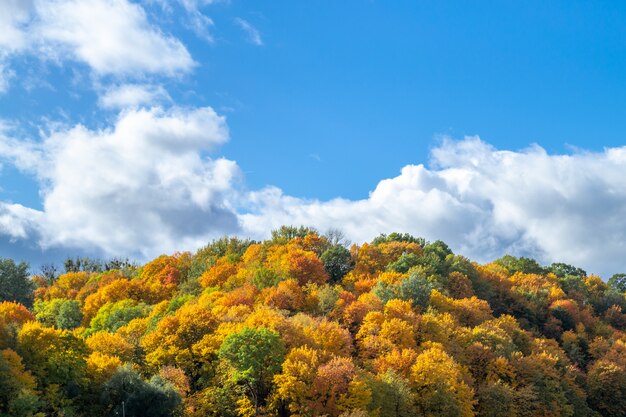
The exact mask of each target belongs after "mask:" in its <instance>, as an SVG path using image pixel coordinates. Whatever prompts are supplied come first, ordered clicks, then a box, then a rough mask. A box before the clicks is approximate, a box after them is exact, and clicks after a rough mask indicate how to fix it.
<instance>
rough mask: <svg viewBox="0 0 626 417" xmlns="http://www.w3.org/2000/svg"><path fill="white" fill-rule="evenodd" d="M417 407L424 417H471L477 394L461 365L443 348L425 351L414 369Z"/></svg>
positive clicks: (412, 370) (413, 379)
mask: <svg viewBox="0 0 626 417" xmlns="http://www.w3.org/2000/svg"><path fill="white" fill-rule="evenodd" d="M411 384H412V386H413V389H414V390H415V393H416V406H417V408H418V409H419V410H420V412H421V415H423V416H425V417H472V416H474V415H475V413H474V392H473V390H472V388H471V387H470V386H468V385H467V383H466V382H465V381H464V377H463V370H462V369H461V366H460V365H459V364H458V363H456V362H455V361H454V359H453V358H452V357H451V356H449V355H448V354H447V353H446V352H445V351H444V350H443V349H442V348H441V347H440V346H437V345H434V346H433V347H431V348H429V349H427V350H425V351H424V352H422V353H421V354H420V355H419V356H418V357H417V358H416V360H415V364H414V365H413V367H412V368H411Z"/></svg>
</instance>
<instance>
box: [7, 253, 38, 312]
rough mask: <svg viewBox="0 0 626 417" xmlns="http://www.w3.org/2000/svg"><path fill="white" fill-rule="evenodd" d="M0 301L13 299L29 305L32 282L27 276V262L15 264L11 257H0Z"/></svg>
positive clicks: (31, 297)
mask: <svg viewBox="0 0 626 417" xmlns="http://www.w3.org/2000/svg"><path fill="white" fill-rule="evenodd" d="M0 301H15V302H18V303H21V304H24V305H25V306H26V307H29V308H30V307H31V306H32V304H33V283H32V281H31V280H30V278H29V277H28V264H27V263H26V262H20V263H19V264H16V263H15V261H13V260H12V259H1V258H0Z"/></svg>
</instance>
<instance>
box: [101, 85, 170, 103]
mask: <svg viewBox="0 0 626 417" xmlns="http://www.w3.org/2000/svg"><path fill="white" fill-rule="evenodd" d="M170 100H171V98H170V96H169V94H168V93H167V91H165V89H164V88H163V87H162V86H160V85H148V84H123V85H116V86H112V87H108V88H106V89H104V92H103V93H102V95H101V96H100V98H99V99H98V103H99V104H100V106H101V107H104V108H108V109H128V108H135V107H138V106H141V105H151V104H152V105H154V104H156V103H159V102H162V101H170Z"/></svg>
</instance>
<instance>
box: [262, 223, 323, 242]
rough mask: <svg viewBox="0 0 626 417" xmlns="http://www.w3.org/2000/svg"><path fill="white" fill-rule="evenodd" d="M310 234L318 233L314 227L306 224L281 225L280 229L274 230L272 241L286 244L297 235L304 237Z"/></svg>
mask: <svg viewBox="0 0 626 417" xmlns="http://www.w3.org/2000/svg"><path fill="white" fill-rule="evenodd" d="M310 234H317V230H316V229H315V228H313V227H306V226H300V227H295V226H280V228H279V229H276V230H272V243H279V244H285V243H287V242H289V241H290V240H291V239H294V238H296V237H301V238H304V237H306V236H307V235H310Z"/></svg>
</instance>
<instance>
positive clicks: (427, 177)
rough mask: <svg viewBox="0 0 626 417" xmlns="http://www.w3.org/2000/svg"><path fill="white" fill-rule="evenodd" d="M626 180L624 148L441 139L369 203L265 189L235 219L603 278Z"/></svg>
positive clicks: (619, 232) (612, 253)
mask: <svg viewBox="0 0 626 417" xmlns="http://www.w3.org/2000/svg"><path fill="white" fill-rule="evenodd" d="M625 177H626V147H624V148H613V149H607V150H606V151H604V152H601V153H578V154H574V155H549V154H547V153H546V152H545V150H543V149H542V148H540V147H538V146H533V147H530V148H529V149H526V150H522V151H518V152H512V151H501V150H497V149H494V148H493V147H492V146H490V145H488V144H487V143H485V142H483V141H481V140H480V139H478V138H466V139H465V140H462V141H451V140H446V141H444V142H443V143H442V144H441V145H440V146H439V147H437V148H435V149H434V150H433V152H432V161H431V168H427V167H425V166H424V165H410V166H406V167H404V168H403V169H402V172H401V174H400V175H399V176H397V177H395V178H390V179H386V180H383V181H381V182H380V183H379V184H378V186H377V187H376V189H375V190H373V191H372V192H371V193H370V195H369V197H368V198H367V199H363V200H359V201H349V200H344V199H335V200H331V201H326V202H322V201H315V200H314V201H307V200H302V199H298V198H293V197H290V196H286V195H283V194H282V192H281V191H280V190H279V189H277V188H267V189H264V190H261V191H257V192H253V193H251V195H250V201H249V204H250V205H249V207H248V210H249V212H248V213H246V214H242V215H241V221H242V224H243V227H244V229H245V230H248V231H249V232H250V233H251V234H253V235H255V236H259V237H263V236H267V230H268V229H271V228H274V227H277V226H279V225H281V224H283V223H290V224H311V225H315V226H317V227H318V228H320V229H321V230H324V229H326V228H330V227H338V228H342V229H343V230H344V231H345V232H346V234H347V235H348V236H349V237H350V238H351V239H353V240H354V241H357V242H359V241H361V242H362V241H366V240H370V239H371V238H373V237H375V236H376V235H378V234H379V233H389V232H392V231H402V232H410V233H413V234H415V235H419V236H424V237H426V238H427V239H430V240H435V239H441V240H444V241H445V242H447V243H448V244H450V245H451V246H452V247H453V248H454V250H456V251H457V252H460V253H463V254H465V255H467V256H470V257H472V258H473V259H478V260H481V261H488V260H493V259H495V258H498V257H500V256H502V255H504V254H505V253H511V254H515V255H518V256H524V255H525V256H533V257H536V258H539V259H540V260H542V261H543V262H546V263H549V262H555V261H563V262H568V263H572V264H574V265H577V266H583V267H585V268H588V269H589V270H590V271H595V272H597V273H602V274H605V275H607V274H611V273H614V272H617V271H620V270H623V269H624V268H625V267H626V265H625V264H624V261H623V253H624V249H625V246H626V183H624V181H623V178H625Z"/></svg>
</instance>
